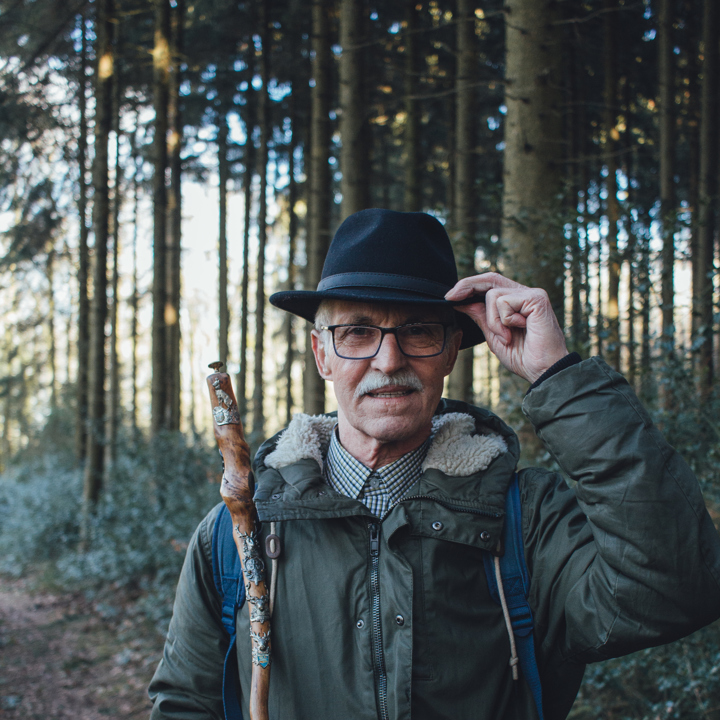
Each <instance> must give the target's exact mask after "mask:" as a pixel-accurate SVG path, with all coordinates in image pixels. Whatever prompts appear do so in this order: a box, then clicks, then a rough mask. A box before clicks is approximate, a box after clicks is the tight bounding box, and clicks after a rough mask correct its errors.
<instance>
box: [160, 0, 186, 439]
mask: <svg viewBox="0 0 720 720" xmlns="http://www.w3.org/2000/svg"><path fill="white" fill-rule="evenodd" d="M171 12H172V14H171V27H170V33H171V42H172V45H171V57H172V60H171V61H172V66H171V68H172V74H171V76H170V91H169V96H170V97H169V108H168V116H169V118H168V120H169V126H170V135H169V137H168V155H169V162H170V192H169V193H168V234H167V240H168V247H167V270H166V272H167V308H168V312H167V315H168V318H167V319H168V321H169V322H168V325H167V330H166V333H167V351H166V352H167V367H168V373H167V389H166V391H165V392H166V397H167V404H168V429H169V430H174V431H177V430H180V416H181V404H180V398H181V397H182V393H181V390H182V378H181V375H180V342H181V332H180V298H181V293H182V288H181V261H182V160H181V158H180V151H181V150H182V143H183V120H182V108H181V106H180V82H181V80H182V77H181V70H180V67H181V65H182V58H183V54H184V43H183V28H184V23H185V0H176V3H175V7H174V8H173V9H172V11H171Z"/></svg>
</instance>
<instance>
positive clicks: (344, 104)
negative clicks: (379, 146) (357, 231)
mask: <svg viewBox="0 0 720 720" xmlns="http://www.w3.org/2000/svg"><path fill="white" fill-rule="evenodd" d="M364 27H365V17H364V12H363V2H362V0H340V45H341V46H342V55H340V62H339V66H340V67H339V70H340V139H341V141H342V148H341V151H340V169H341V170H342V180H341V181H340V192H341V193H342V207H341V214H342V217H343V219H344V218H346V217H347V216H348V215H352V213H355V212H357V211H358V210H364V209H365V208H367V207H370V152H369V148H370V143H369V140H370V133H369V127H368V122H367V102H366V100H365V48H364V47H362V43H363V41H364V34H365V33H364Z"/></svg>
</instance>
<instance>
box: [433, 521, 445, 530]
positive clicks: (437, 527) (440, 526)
mask: <svg viewBox="0 0 720 720" xmlns="http://www.w3.org/2000/svg"><path fill="white" fill-rule="evenodd" d="M432 529H433V530H442V529H443V524H442V523H441V522H439V521H438V520H436V521H435V522H434V523H433V524H432Z"/></svg>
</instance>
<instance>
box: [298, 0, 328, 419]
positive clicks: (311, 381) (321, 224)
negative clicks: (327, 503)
mask: <svg viewBox="0 0 720 720" xmlns="http://www.w3.org/2000/svg"><path fill="white" fill-rule="evenodd" d="M330 11H331V5H330V2H329V0H313V4H312V20H313V27H312V49H313V53H314V57H313V59H312V73H313V78H314V80H315V86H314V87H312V89H311V91H310V95H311V103H312V106H311V121H310V148H311V156H310V172H309V182H310V197H309V207H308V238H307V246H308V247H307V275H306V278H305V283H306V288H307V289H310V290H315V288H316V287H317V284H318V282H320V275H321V274H322V267H323V263H324V262H325V255H326V254H327V248H328V245H329V244H330V182H331V178H330V169H329V165H328V156H329V152H330V119H329V117H328V113H329V111H330V94H331V88H330V59H331V58H330V27H329V25H330V23H329V14H330ZM305 345H306V350H305V388H304V391H305V392H304V400H303V404H304V408H305V412H306V413H309V414H310V415H316V414H318V413H322V412H324V411H325V381H324V380H323V379H322V378H321V377H320V376H319V375H318V373H317V370H316V368H315V358H314V356H313V353H312V346H311V343H310V336H309V333H308V336H307V337H306V341H305Z"/></svg>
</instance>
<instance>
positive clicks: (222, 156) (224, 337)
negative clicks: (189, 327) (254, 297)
mask: <svg viewBox="0 0 720 720" xmlns="http://www.w3.org/2000/svg"><path fill="white" fill-rule="evenodd" d="M261 102H262V101H261ZM222 108H223V109H222V112H221V113H220V116H219V117H218V134H217V146H218V192H219V207H218V211H219V212H218V220H219V223H218V224H219V232H218V351H219V357H218V359H219V360H220V361H222V362H224V363H227V361H228V327H229V324H230V311H229V309H228V295H227V293H228V291H227V285H228V260H227V185H228V180H229V176H230V164H229V162H228V156H227V152H228V147H227V138H228V125H227V115H226V112H225V104H224V103H223V105H222Z"/></svg>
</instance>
